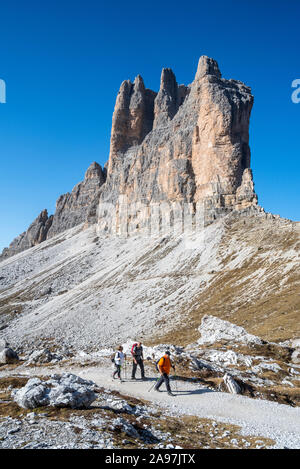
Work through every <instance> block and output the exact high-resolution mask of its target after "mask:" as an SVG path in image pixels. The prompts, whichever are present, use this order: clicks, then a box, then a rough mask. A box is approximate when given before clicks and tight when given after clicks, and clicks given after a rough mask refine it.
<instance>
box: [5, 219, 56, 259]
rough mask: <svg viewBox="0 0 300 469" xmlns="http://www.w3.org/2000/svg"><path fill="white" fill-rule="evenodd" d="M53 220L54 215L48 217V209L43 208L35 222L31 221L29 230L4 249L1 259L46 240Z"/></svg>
mask: <svg viewBox="0 0 300 469" xmlns="http://www.w3.org/2000/svg"><path fill="white" fill-rule="evenodd" d="M52 221H53V216H52V215H51V216H50V217H48V212H47V210H43V211H42V212H41V213H40V214H39V216H38V217H37V218H36V219H35V220H34V222H33V223H31V225H30V226H29V228H28V230H27V231H25V232H24V233H22V234H20V235H19V236H17V238H15V239H14V240H13V241H12V242H11V244H10V245H9V247H8V248H5V249H4V250H3V252H2V254H1V256H0V260H2V259H5V258H7V257H10V256H13V255H14V254H17V253H18V252H22V251H25V249H29V248H31V247H33V246H36V245H37V244H39V243H41V242H42V241H45V239H46V238H47V233H48V231H49V229H50V227H51V224H52Z"/></svg>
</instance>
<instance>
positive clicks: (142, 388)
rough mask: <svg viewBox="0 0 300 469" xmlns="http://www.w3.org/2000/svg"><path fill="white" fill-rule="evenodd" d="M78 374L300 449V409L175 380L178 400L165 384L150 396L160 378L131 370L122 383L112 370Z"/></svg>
mask: <svg viewBox="0 0 300 469" xmlns="http://www.w3.org/2000/svg"><path fill="white" fill-rule="evenodd" d="M78 374H79V375H80V376H82V377H83V378H86V379H91V380H93V381H94V382H95V383H97V384H98V385H99V386H103V387H105V388H109V389H114V390H117V391H119V392H120V393H122V394H125V395H130V396H133V397H136V398H140V399H145V400H148V401H151V402H152V403H154V404H157V405H159V406H160V407H165V408H167V409H168V410H170V411H172V413H174V414H175V415H180V414H185V415H195V416H198V417H202V418H211V419H214V420H217V421H221V422H227V423H231V424H235V425H239V426H241V427H242V434H245V435H260V436H264V437H269V438H272V439H274V440H275V441H276V443H277V445H276V446H277V447H280V448H283V447H286V448H300V408H299V407H297V408H293V407H290V406H287V405H282V404H277V403H276V402H270V401H265V400H257V399H251V398H249V397H245V396H240V395H234V394H228V393H224V392H216V391H212V390H211V389H208V388H207V387H205V386H203V385H201V384H199V383H192V382H188V381H181V380H173V379H171V388H172V392H173V393H174V394H175V397H171V396H169V395H168V394H167V392H166V389H165V385H164V383H163V384H162V386H161V388H160V389H161V392H157V391H155V390H153V389H152V390H151V391H150V392H149V389H151V387H152V385H153V384H155V381H156V379H157V376H152V377H150V378H148V379H147V380H146V381H142V380H140V379H137V380H131V379H130V373H129V370H128V369H127V379H124V381H123V382H122V383H120V382H119V381H118V380H112V377H111V370H110V369H107V368H106V369H105V368H101V369H99V368H94V367H93V368H88V369H81V370H78Z"/></svg>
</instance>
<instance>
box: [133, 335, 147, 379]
mask: <svg viewBox="0 0 300 469" xmlns="http://www.w3.org/2000/svg"><path fill="white" fill-rule="evenodd" d="M131 355H132V358H133V363H132V373H131V379H135V373H136V369H137V366H138V365H139V367H140V370H141V379H146V378H145V371H144V355H143V347H142V343H141V342H136V343H135V344H133V346H132V348H131Z"/></svg>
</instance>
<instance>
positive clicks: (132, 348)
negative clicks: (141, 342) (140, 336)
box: [131, 342, 137, 355]
mask: <svg viewBox="0 0 300 469" xmlns="http://www.w3.org/2000/svg"><path fill="white" fill-rule="evenodd" d="M136 346H137V342H136V343H135V344H133V346H132V347H131V355H134V349H135V347H136Z"/></svg>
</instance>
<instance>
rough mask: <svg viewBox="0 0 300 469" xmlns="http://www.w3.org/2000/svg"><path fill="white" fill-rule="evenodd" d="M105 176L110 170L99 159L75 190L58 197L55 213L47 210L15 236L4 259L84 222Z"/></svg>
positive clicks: (1, 257)
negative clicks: (51, 213) (102, 166)
mask: <svg viewBox="0 0 300 469" xmlns="http://www.w3.org/2000/svg"><path fill="white" fill-rule="evenodd" d="M105 177H106V171H105V170H103V169H102V168H101V166H100V165H99V164H98V163H95V162H94V163H92V164H91V165H90V166H89V168H88V169H87V171H86V173H85V177H84V180H83V181H82V182H80V183H78V184H77V185H76V186H75V187H74V189H73V190H72V192H71V193H67V194H63V195H61V196H60V197H59V198H58V200H57V202H56V211H55V214H54V215H51V216H48V212H47V210H43V211H42V212H41V213H40V214H39V216H38V217H37V218H36V219H35V220H34V222H33V223H32V224H31V225H30V226H29V228H28V230H27V231H26V232H24V233H22V234H21V235H19V236H18V237H17V238H15V239H14V240H13V241H12V243H11V244H10V245H9V247H8V248H5V249H4V250H3V252H2V254H1V256H0V261H1V260H3V259H6V258H7V257H11V256H13V255H15V254H17V253H19V252H22V251H25V250H26V249H29V248H31V247H33V246H36V245H37V244H40V243H41V242H43V241H45V239H49V238H51V237H53V236H55V235H56V234H58V233H61V232H63V231H65V230H67V229H68V228H72V227H74V226H76V225H79V224H80V223H83V222H84V221H85V220H86V217H87V213H88V211H89V210H90V207H91V205H92V203H93V200H94V197H95V195H96V194H97V193H98V190H99V189H100V187H101V186H102V184H104V182H105Z"/></svg>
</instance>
